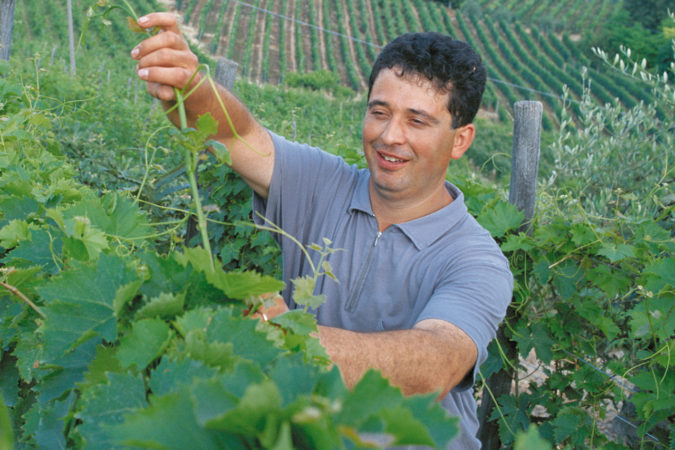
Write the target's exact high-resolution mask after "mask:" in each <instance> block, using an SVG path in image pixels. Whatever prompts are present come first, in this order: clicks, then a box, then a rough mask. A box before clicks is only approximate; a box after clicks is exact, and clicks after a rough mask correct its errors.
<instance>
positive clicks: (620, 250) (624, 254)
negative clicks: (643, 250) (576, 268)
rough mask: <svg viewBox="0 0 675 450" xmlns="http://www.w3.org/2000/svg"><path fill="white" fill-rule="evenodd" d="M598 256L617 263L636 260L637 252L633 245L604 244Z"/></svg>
mask: <svg viewBox="0 0 675 450" xmlns="http://www.w3.org/2000/svg"><path fill="white" fill-rule="evenodd" d="M598 255H602V256H605V257H607V258H608V259H609V260H610V261H611V262H617V261H621V260H623V259H626V258H635V256H636V252H635V247H633V246H632V245H627V244H613V243H603V244H602V247H601V248H600V249H599V250H598Z"/></svg>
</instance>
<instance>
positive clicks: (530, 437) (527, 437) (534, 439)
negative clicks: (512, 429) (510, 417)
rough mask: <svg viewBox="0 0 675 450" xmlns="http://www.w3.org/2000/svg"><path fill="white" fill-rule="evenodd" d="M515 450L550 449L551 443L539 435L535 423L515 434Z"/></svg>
mask: <svg viewBox="0 0 675 450" xmlns="http://www.w3.org/2000/svg"><path fill="white" fill-rule="evenodd" d="M514 449H515V450H551V444H550V443H549V442H548V441H547V440H546V439H544V438H542V437H541V436H540V435H539V432H538V431H537V426H536V425H530V427H529V428H528V429H527V432H524V431H519V432H518V433H517V434H516V444H515V447H514Z"/></svg>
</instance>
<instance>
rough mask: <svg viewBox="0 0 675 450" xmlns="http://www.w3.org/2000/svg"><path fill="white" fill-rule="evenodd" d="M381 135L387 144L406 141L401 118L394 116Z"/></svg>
mask: <svg viewBox="0 0 675 450" xmlns="http://www.w3.org/2000/svg"><path fill="white" fill-rule="evenodd" d="M381 137H382V142H384V143H385V144H386V145H396V144H402V143H403V142H405V132H404V127H403V123H401V119H398V118H392V119H391V120H390V121H389V123H387V126H386V128H385V129H384V131H383V132H382V136H381Z"/></svg>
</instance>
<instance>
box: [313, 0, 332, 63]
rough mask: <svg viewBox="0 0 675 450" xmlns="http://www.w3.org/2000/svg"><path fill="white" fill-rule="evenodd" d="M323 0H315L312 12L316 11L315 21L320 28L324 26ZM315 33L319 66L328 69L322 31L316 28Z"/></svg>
mask: <svg viewBox="0 0 675 450" xmlns="http://www.w3.org/2000/svg"><path fill="white" fill-rule="evenodd" d="M310 1H312V0H310ZM323 1H324V0H317V1H315V2H314V12H315V13H316V17H317V19H316V23H317V24H319V26H320V27H321V28H325V27H324V21H323ZM317 33H318V34H319V55H321V68H322V69H326V70H330V67H329V66H328V59H326V40H325V36H324V32H323V31H321V30H317ZM310 55H311V52H310Z"/></svg>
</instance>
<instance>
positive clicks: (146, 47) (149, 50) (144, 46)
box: [131, 31, 191, 60]
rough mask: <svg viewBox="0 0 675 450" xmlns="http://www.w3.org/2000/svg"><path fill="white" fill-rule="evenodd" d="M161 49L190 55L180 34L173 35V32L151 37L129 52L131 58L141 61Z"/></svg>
mask: <svg viewBox="0 0 675 450" xmlns="http://www.w3.org/2000/svg"><path fill="white" fill-rule="evenodd" d="M162 49H173V50H177V51H183V52H189V53H191V52H190V48H189V46H188V44H187V42H186V41H185V39H184V38H183V36H182V35H181V34H178V33H174V32H173V31H166V32H164V33H159V34H156V35H154V36H151V37H149V38H147V39H146V40H144V41H143V42H141V43H140V44H138V45H137V46H136V47H135V48H134V49H133V50H132V51H131V57H132V58H134V59H137V60H141V59H143V58H145V57H147V56H148V55H151V54H153V53H155V52H157V51H160V50H162Z"/></svg>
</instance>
